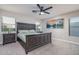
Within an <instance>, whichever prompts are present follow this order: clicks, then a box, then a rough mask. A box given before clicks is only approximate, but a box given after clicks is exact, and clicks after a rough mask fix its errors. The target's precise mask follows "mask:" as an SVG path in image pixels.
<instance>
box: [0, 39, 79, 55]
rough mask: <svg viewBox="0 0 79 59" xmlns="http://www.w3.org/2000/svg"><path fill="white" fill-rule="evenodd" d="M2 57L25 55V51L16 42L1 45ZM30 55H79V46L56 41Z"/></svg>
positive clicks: (0, 52)
mask: <svg viewBox="0 0 79 59" xmlns="http://www.w3.org/2000/svg"><path fill="white" fill-rule="evenodd" d="M0 55H25V51H24V49H23V48H22V47H21V45H20V44H19V43H18V42H16V43H10V44H6V45H4V46H3V45H0ZM28 55H79V45H74V44H70V43H65V42H62V41H58V40H55V41H53V43H52V44H47V45H45V46H42V47H40V48H37V49H35V50H33V51H31V52H29V53H28Z"/></svg>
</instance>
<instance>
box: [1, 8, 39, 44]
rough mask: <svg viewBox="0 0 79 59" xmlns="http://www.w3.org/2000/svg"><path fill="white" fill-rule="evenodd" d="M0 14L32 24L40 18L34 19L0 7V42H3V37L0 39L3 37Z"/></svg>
mask: <svg viewBox="0 0 79 59" xmlns="http://www.w3.org/2000/svg"><path fill="white" fill-rule="evenodd" d="M1 16H9V17H15V19H16V22H23V23H32V24H35V23H36V22H40V20H37V19H34V18H32V17H30V16H28V15H24V14H19V13H14V12H10V11H5V10H1V9H0V44H2V43H3V39H2V38H3V37H2V32H1Z"/></svg>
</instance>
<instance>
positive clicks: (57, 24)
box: [47, 19, 64, 29]
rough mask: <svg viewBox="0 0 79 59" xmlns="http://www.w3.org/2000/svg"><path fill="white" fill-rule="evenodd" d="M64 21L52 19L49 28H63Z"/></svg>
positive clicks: (48, 24) (48, 22)
mask: <svg viewBox="0 0 79 59" xmlns="http://www.w3.org/2000/svg"><path fill="white" fill-rule="evenodd" d="M63 23H64V19H52V20H48V21H47V28H52V29H55V28H60V29H62V28H63V26H64V25H63Z"/></svg>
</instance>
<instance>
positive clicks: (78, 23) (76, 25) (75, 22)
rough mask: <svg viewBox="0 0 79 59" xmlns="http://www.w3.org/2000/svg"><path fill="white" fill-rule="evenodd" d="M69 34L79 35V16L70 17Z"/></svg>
mask: <svg viewBox="0 0 79 59" xmlns="http://www.w3.org/2000/svg"><path fill="white" fill-rule="evenodd" d="M69 23H70V26H69V31H70V32H69V34H70V36H78V37H79V17H72V18H70V22H69Z"/></svg>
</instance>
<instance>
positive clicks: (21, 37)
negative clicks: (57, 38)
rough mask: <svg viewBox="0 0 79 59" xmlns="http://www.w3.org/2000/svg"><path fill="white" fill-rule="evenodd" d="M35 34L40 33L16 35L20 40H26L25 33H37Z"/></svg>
mask: <svg viewBox="0 0 79 59" xmlns="http://www.w3.org/2000/svg"><path fill="white" fill-rule="evenodd" d="M37 34H40V33H18V37H19V38H20V39H21V40H22V41H24V42H26V36H27V35H37Z"/></svg>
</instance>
